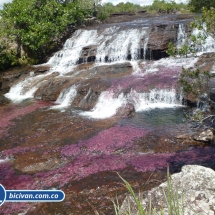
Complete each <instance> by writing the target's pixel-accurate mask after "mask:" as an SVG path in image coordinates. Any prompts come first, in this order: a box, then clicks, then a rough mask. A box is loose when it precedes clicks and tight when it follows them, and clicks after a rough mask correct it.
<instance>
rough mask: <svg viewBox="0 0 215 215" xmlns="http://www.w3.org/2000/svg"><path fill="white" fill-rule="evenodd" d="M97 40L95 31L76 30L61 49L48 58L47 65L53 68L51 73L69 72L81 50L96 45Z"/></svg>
mask: <svg viewBox="0 0 215 215" xmlns="http://www.w3.org/2000/svg"><path fill="white" fill-rule="evenodd" d="M99 40H100V39H99V37H98V35H97V30H77V31H76V32H75V33H74V35H73V36H72V37H71V38H70V39H68V40H67V41H66V43H65V44H64V47H63V49H62V50H61V51H59V52H57V53H56V54H55V55H54V56H53V57H52V58H50V60H49V62H48V64H51V65H52V66H53V68H52V71H58V72H60V74H65V73H68V72H71V71H72V70H73V69H74V67H75V66H76V63H77V61H78V59H79V58H80V55H81V52H82V49H83V48H84V47H86V46H89V45H94V44H97V43H98V41H99Z"/></svg>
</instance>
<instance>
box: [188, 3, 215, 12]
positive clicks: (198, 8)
mask: <svg viewBox="0 0 215 215" xmlns="http://www.w3.org/2000/svg"><path fill="white" fill-rule="evenodd" d="M188 6H189V8H190V10H191V11H192V12H201V11H202V8H206V9H210V8H212V7H215V1H214V0H190V1H189V4H188Z"/></svg>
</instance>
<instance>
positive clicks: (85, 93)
mask: <svg viewBox="0 0 215 215" xmlns="http://www.w3.org/2000/svg"><path fill="white" fill-rule="evenodd" d="M110 85H111V83H110V81H107V80H103V79H90V80H86V81H83V82H81V83H80V84H79V87H78V89H77V96H76V97H75V99H74V101H73V103H72V106H75V107H79V108H83V109H86V110H90V109H92V108H93V107H94V106H95V105H96V102H97V101H98V98H99V96H100V94H101V92H103V91H105V90H107V89H108V88H109V87H110Z"/></svg>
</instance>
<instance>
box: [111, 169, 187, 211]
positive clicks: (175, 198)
mask: <svg viewBox="0 0 215 215" xmlns="http://www.w3.org/2000/svg"><path fill="white" fill-rule="evenodd" d="M119 177H120V178H121V179H122V181H123V183H124V184H125V187H126V188H127V190H128V191H129V193H130V196H131V199H132V202H133V204H132V208H131V202H130V201H131V200H129V198H127V199H128V201H127V203H126V208H124V209H123V211H122V209H121V207H120V205H119V202H118V200H115V201H113V206H114V210H115V214H116V215H131V214H132V215H134V211H135V214H137V215H164V214H165V213H164V208H158V209H156V208H153V206H152V202H151V199H149V204H148V206H147V208H144V207H143V205H142V198H141V195H139V196H138V195H137V194H135V192H134V190H133V188H132V187H131V185H130V184H129V182H127V181H126V180H125V179H124V178H122V177H121V176H120V175H119ZM178 192H179V191H178V190H177V189H176V190H174V189H173V185H172V183H171V176H170V174H169V171H168V172H167V192H165V191H164V190H163V197H164V199H165V203H166V205H167V210H168V215H184V207H183V205H184V204H183V203H184V197H183V193H182V198H181V199H179V195H178ZM166 212H167V211H166Z"/></svg>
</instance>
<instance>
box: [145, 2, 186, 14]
mask: <svg viewBox="0 0 215 215" xmlns="http://www.w3.org/2000/svg"><path fill="white" fill-rule="evenodd" d="M147 10H148V11H149V12H161V13H171V12H173V11H174V10H177V11H187V10H188V7H187V5H186V4H183V3H180V4H177V3H176V2H175V1H167V0H154V2H153V4H152V5H151V6H148V7H147Z"/></svg>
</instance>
